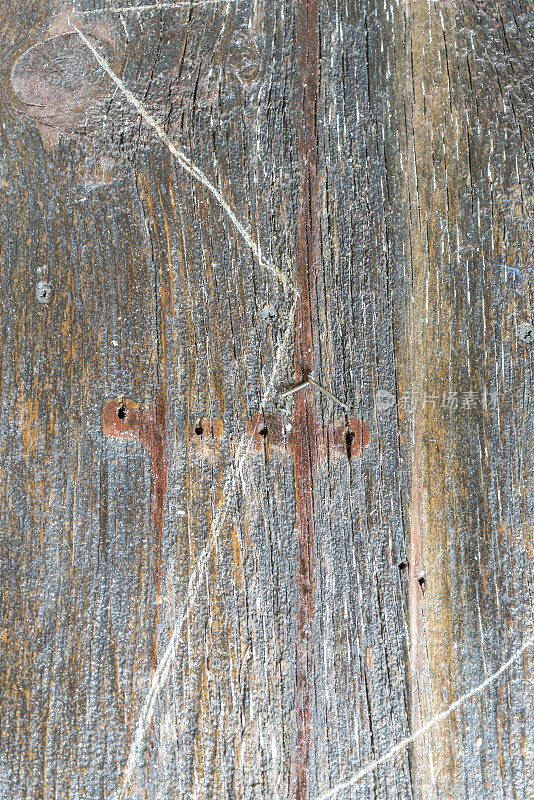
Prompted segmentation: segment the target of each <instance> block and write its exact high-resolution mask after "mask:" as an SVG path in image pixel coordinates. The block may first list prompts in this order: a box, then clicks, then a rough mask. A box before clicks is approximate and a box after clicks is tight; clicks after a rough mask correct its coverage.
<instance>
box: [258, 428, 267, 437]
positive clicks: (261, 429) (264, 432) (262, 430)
mask: <svg viewBox="0 0 534 800" xmlns="http://www.w3.org/2000/svg"><path fill="white" fill-rule="evenodd" d="M258 433H259V434H260V436H263V438H264V439H265V438H266V436H267V434H268V433H269V430H268V428H266V426H265V425H263V426H262V427H261V428H260V429H259V431H258Z"/></svg>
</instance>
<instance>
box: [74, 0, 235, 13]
mask: <svg viewBox="0 0 534 800" xmlns="http://www.w3.org/2000/svg"><path fill="white" fill-rule="evenodd" d="M235 2H236V0H200V2H196V3H195V2H187V0H183V2H181V3H150V4H149V5H144V6H121V7H120V8H117V7H115V8H93V9H91V10H90V11H79V12H78V13H79V14H82V15H83V16H88V15H89V14H127V13H128V12H134V13H135V12H137V13H138V14H139V13H140V12H141V11H166V10H168V9H171V10H172V9H179V8H183V9H189V8H197V7H198V6H208V5H215V6H222V5H224V4H229V3H235Z"/></svg>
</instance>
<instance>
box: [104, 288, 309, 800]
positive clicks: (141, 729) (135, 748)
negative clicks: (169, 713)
mask: <svg viewBox="0 0 534 800" xmlns="http://www.w3.org/2000/svg"><path fill="white" fill-rule="evenodd" d="M298 298H299V295H298V293H297V291H296V290H295V292H294V299H293V304H292V306H291V310H290V312H289V316H288V320H287V325H286V329H285V332H284V336H283V338H282V341H281V342H280V344H279V346H278V349H277V353H276V358H275V361H274V365H273V369H272V372H271V377H270V378H269V383H268V384H267V387H266V389H265V392H264V393H263V396H262V398H261V401H260V407H261V408H263V407H264V406H265V403H266V402H267V400H268V399H269V397H270V395H271V392H272V390H273V386H274V383H275V381H276V377H277V374H278V371H279V369H280V365H281V363H282V360H283V358H284V354H285V352H286V349H287V345H288V342H289V336H290V333H291V329H292V327H293V320H294V316H295V312H296V309H297V302H298ZM258 424H259V423H256V426H255V428H254V429H253V431H252V433H251V434H250V436H249V437H248V440H247V441H246V442H245V439H246V437H245V436H244V435H243V436H242V437H241V440H240V442H239V446H238V448H237V450H236V453H235V457H234V463H233V464H232V465H231V467H230V468H229V470H228V473H227V476H226V479H225V482H224V487H223V492H222V496H221V500H220V501H219V504H218V506H217V513H216V515H215V519H214V521H213V523H212V525H211V528H210V532H209V536H208V541H207V542H206V544H205V545H204V548H203V550H202V552H201V554H200V556H199V558H198V560H197V563H196V564H195V567H194V569H193V571H192V572H191V575H190V577H189V583H188V585H187V592H186V596H185V602H184V604H183V606H182V608H181V609H180V611H179V612H178V614H177V616H176V621H175V623H174V627H173V630H172V634H171V636H170V638H169V642H168V644H167V647H166V648H165V652H164V653H163V656H162V657H161V659H160V660H159V661H158V666H157V668H156V671H155V673H154V676H153V678H152V682H151V684H150V689H149V690H148V692H147V695H146V697H145V701H144V703H143V707H142V709H141V712H140V714H139V718H138V721H137V725H136V728H135V733H134V737H133V740H132V743H131V745H130V751H129V753H128V759H127V762H126V767H125V769H124V775H123V779H122V784H121V787H120V789H119V791H118V792H117V793H116V795H115V798H116V800H124V798H125V797H126V792H127V791H128V786H129V785H130V781H131V779H132V777H133V774H134V771H135V768H136V766H137V762H138V760H139V756H140V755H141V752H142V749H143V741H144V738H145V735H146V732H147V730H148V727H149V725H150V723H151V722H152V718H153V716H154V709H155V707H156V701H157V699H158V696H159V693H160V692H161V690H162V688H163V687H164V686H165V683H166V682H167V678H168V677H169V672H170V670H171V667H172V664H173V661H174V658H175V656H176V647H177V644H178V640H179V638H180V634H181V631H182V628H183V626H184V623H185V621H186V620H187V618H188V616H189V612H190V611H191V605H192V603H194V601H195V600H196V597H197V594H198V590H199V589H200V586H201V584H202V581H203V580H204V573H205V571H206V567H207V564H208V561H209V558H210V556H211V553H212V551H213V549H214V547H215V545H216V544H217V539H218V537H219V534H220V532H221V529H222V526H223V525H224V522H225V520H226V515H227V513H228V507H229V505H230V499H231V496H232V493H233V491H234V489H235V484H236V478H237V475H238V474H241V470H242V467H243V462H244V460H245V458H246V457H247V455H248V451H249V448H250V445H251V443H252V440H253V438H254V434H255V433H256V428H257V427H258Z"/></svg>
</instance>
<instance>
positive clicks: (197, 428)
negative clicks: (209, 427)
mask: <svg viewBox="0 0 534 800" xmlns="http://www.w3.org/2000/svg"><path fill="white" fill-rule="evenodd" d="M195 433H196V435H197V436H202V434H203V433H204V428H203V427H202V423H200V422H197V424H196V425H195Z"/></svg>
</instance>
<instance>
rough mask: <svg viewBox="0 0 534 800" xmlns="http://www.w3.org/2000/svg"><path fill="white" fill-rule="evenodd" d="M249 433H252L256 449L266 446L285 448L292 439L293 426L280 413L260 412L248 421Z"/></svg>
mask: <svg viewBox="0 0 534 800" xmlns="http://www.w3.org/2000/svg"><path fill="white" fill-rule="evenodd" d="M247 428H248V433H249V434H251V435H252V446H253V447H254V448H255V449H256V450H263V448H264V447H266V448H270V447H277V448H281V449H285V448H286V447H287V444H288V442H290V441H291V434H292V427H291V425H289V424H288V423H287V422H284V420H283V418H282V416H281V415H279V414H262V413H261V412H258V413H257V414H255V415H254V417H252V419H251V420H250V421H249V423H248V426H247Z"/></svg>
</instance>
